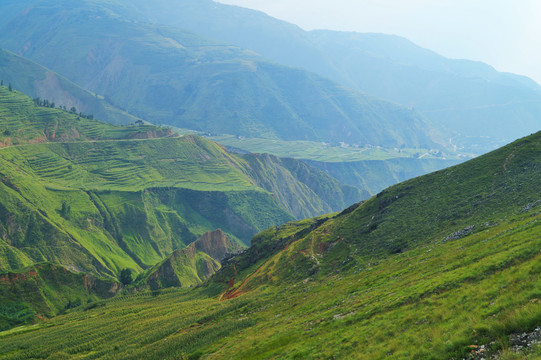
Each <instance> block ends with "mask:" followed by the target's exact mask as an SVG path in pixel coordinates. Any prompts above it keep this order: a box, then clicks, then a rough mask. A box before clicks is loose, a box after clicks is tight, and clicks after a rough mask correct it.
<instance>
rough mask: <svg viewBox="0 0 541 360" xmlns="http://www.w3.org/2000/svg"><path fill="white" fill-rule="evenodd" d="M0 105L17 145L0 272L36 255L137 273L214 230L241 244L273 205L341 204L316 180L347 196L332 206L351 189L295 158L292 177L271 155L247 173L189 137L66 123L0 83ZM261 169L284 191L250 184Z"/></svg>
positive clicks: (266, 222)
mask: <svg viewBox="0 0 541 360" xmlns="http://www.w3.org/2000/svg"><path fill="white" fill-rule="evenodd" d="M0 101H1V103H2V104H3V105H2V106H1V107H0V112H1V113H2V114H3V116H2V117H1V118H0V119H1V120H2V121H1V122H0V129H5V130H4V132H3V134H4V137H3V138H2V140H3V142H4V144H20V146H11V147H7V148H3V149H0V162H1V163H2V170H1V171H0V172H1V176H0V191H1V193H2V196H1V199H2V201H1V204H0V206H1V207H2V210H3V211H2V212H0V238H1V239H2V243H1V244H2V245H1V246H0V247H1V250H0V253H1V254H2V257H3V259H4V260H5V261H3V262H2V265H1V269H2V270H5V271H7V270H12V269H18V268H21V267H24V266H28V265H31V264H32V263H34V262H36V261H38V262H41V261H52V262H54V263H58V264H64V265H67V266H71V267H72V268H74V269H78V270H83V271H89V272H93V273H100V274H106V275H109V276H115V275H116V274H118V273H119V271H120V269H122V268H125V267H128V268H132V269H134V270H136V271H141V269H143V268H146V267H149V266H152V265H154V264H155V263H157V262H159V261H161V260H162V259H163V258H164V257H165V256H166V255H168V254H170V253H171V252H172V251H173V250H175V249H179V248H182V247H184V246H185V245H186V244H188V243H190V242H192V241H193V240H195V239H196V238H197V237H198V236H200V235H202V234H203V233H205V232H206V231H209V230H214V229H216V228H222V229H224V231H226V232H227V233H228V234H230V235H232V236H233V237H234V238H236V239H240V240H242V241H244V242H247V241H249V239H250V237H251V236H252V235H253V234H255V233H256V232H258V231H261V230H263V229H265V228H267V227H269V226H272V225H275V224H279V223H283V222H285V221H287V220H291V219H292V218H293V217H292V215H291V214H290V213H289V212H288V211H286V210H285V209H295V208H298V209H299V210H298V211H297V212H295V214H296V215H297V216H300V215H305V216H310V215H311V214H312V215H313V214H314V213H318V212H319V213H321V212H324V211H329V210H330V209H331V208H333V207H341V206H344V204H345V203H344V202H341V201H337V200H336V199H331V198H330V195H329V193H328V191H326V190H325V189H323V190H322V189H321V186H319V185H318V184H319V182H321V183H322V184H323V185H324V186H325V187H330V188H331V189H333V191H332V193H334V192H339V193H341V192H342V191H343V192H344V194H346V193H347V194H348V196H349V198H346V197H342V199H343V200H344V201H352V200H353V199H354V198H355V196H357V198H358V192H356V190H352V189H350V188H347V187H341V185H340V184H339V183H338V182H337V181H335V180H334V179H331V178H330V177H328V176H327V175H325V174H323V173H321V172H319V171H317V170H315V169H312V170H310V169H308V168H307V167H305V166H304V165H302V167H303V169H304V170H305V172H304V175H303V177H304V178H302V179H301V177H300V176H298V177H295V175H294V174H293V173H294V171H293V170H291V172H290V171H289V170H287V169H286V168H285V167H284V166H282V165H280V161H279V159H276V158H272V159H269V160H268V161H267V160H265V161H262V163H261V164H260V165H261V167H260V168H254V169H252V168H251V165H250V163H249V161H247V160H245V159H243V158H242V157H238V156H232V155H230V154H228V153H227V152H226V151H225V150H224V149H223V148H222V147H220V146H219V145H217V144H215V143H213V142H211V141H208V140H204V139H202V138H200V137H197V136H185V137H170V138H157V139H154V138H153V137H155V136H160V135H168V134H169V133H168V132H167V131H165V130H161V129H159V128H156V127H152V126H140V127H136V126H133V127H115V126H112V125H107V124H104V123H101V122H98V121H91V120H87V119H78V117H77V116H76V115H74V114H69V113H67V112H64V111H60V110H58V109H49V108H42V107H36V106H35V105H34V104H33V103H32V101H31V100H29V99H28V98H26V97H24V96H23V95H21V94H20V93H17V92H9V91H8V90H7V88H5V87H0ZM23 129H24V131H23ZM6 131H7V133H6ZM52 140H55V141H56V142H52V143H50V142H48V141H52ZM34 142H46V143H42V144H33V143H34ZM265 167H269V168H272V169H274V170H276V171H277V172H278V173H280V174H286V175H287V176H286V178H287V182H288V183H287V184H284V185H288V184H289V182H291V183H292V184H291V186H289V187H288V186H283V187H282V188H279V187H271V185H273V182H272V181H271V182H270V183H269V184H265V185H266V188H265V187H264V188H262V187H260V186H258V185H259V184H258V183H259V182H260V181H259V180H258V179H256V178H255V177H254V176H251V175H250V174H252V175H256V174H257V171H258V170H259V169H264V168H265ZM307 171H308V172H309V173H307ZM280 179H281V178H276V179H274V181H275V182H276V181H279V180H280ZM310 186H311V187H310ZM318 186H319V187H318ZM265 190H268V191H274V192H275V193H276V195H272V194H270V193H269V192H268V191H265ZM288 191H296V195H295V196H292V195H291V194H288ZM351 195H354V196H351ZM325 197H327V198H328V199H329V200H325V199H324V198H325ZM282 200H283V201H282ZM280 201H281V202H280ZM353 201H354V200H353ZM297 203H300V204H305V205H306V209H304V208H302V207H301V206H299V205H296V204H297ZM281 204H282V205H281ZM284 208H285V209H284ZM73 243H75V244H77V246H73Z"/></svg>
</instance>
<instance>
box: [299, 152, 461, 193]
mask: <svg viewBox="0 0 541 360" xmlns="http://www.w3.org/2000/svg"><path fill="white" fill-rule="evenodd" d="M304 162H305V163H306V164H308V165H310V166H313V167H315V168H316V169H320V170H323V171H325V172H326V173H328V174H329V175H331V176H332V177H334V178H335V179H338V180H339V181H340V182H341V183H343V184H347V185H351V186H355V187H357V188H359V189H364V190H366V191H367V192H368V193H369V194H377V193H378V192H380V191H382V190H383V189H385V188H387V187H389V186H391V185H394V184H396V183H399V182H402V181H406V180H408V179H411V178H414V177H417V176H421V175H424V174H427V173H431V172H434V171H437V170H441V169H444V168H447V167H449V166H453V165H456V164H458V163H460V162H462V161H461V160H452V159H415V158H394V159H386V160H361V161H347V162H324V161H313V160H304ZM369 197H370V196H368V197H366V196H365V199H368V198H369Z"/></svg>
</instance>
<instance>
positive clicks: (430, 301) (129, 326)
mask: <svg viewBox="0 0 541 360" xmlns="http://www.w3.org/2000/svg"><path fill="white" fill-rule="evenodd" d="M531 215H534V216H531ZM540 216H541V215H539V214H531V213H528V214H525V215H524V216H523V217H522V218H521V219H517V220H516V221H512V222H509V223H506V224H502V225H500V226H498V227H495V228H492V229H490V230H486V231H485V232H481V233H477V234H473V235H470V236H469V237H466V238H463V239H459V240H456V241H452V242H446V243H443V244H442V243H440V244H433V245H431V250H432V251H428V249H427V248H426V246H420V247H419V248H416V249H412V250H410V251H407V252H405V253H403V254H398V255H394V256H391V257H388V258H386V259H381V260H379V261H377V263H376V264H370V265H369V264H367V263H360V264H358V265H357V266H356V267H354V268H352V269H350V270H348V271H341V270H339V269H337V270H336V271H335V272H334V273H331V274H326V275H325V276H320V277H318V276H317V275H316V276H315V277H311V278H309V280H308V281H303V280H291V279H287V278H282V279H284V280H285V281H277V282H272V281H271V282H270V283H268V284H266V285H265V286H260V287H258V288H256V289H254V290H252V291H250V292H247V293H246V294H244V295H243V296H241V297H238V298H235V299H231V300H227V301H218V299H217V297H207V296H205V292H206V291H208V289H205V288H199V289H196V290H193V291H184V290H170V291H162V292H160V293H156V294H153V293H140V294H134V295H123V296H120V297H117V298H114V299H111V300H108V301H105V302H103V305H102V306H100V307H97V308H93V309H89V310H86V309H85V307H84V306H83V307H80V308H77V309H74V310H72V311H71V312H70V313H68V314H66V315H62V316H59V317H56V318H54V319H51V320H48V321H47V322H46V325H48V327H46V328H42V329H34V328H28V329H29V330H31V331H28V332H24V331H18V332H15V333H14V332H11V333H7V334H0V337H1V338H3V339H4V340H5V341H3V342H1V345H0V354H1V355H0V357H1V358H5V359H23V358H25V359H31V358H36V357H39V358H47V357H48V356H53V355H55V354H56V355H55V356H58V353H61V352H62V351H66V350H67V353H68V354H69V355H70V356H78V357H80V356H85V357H89V358H104V359H127V358H141V359H155V358H164V359H173V358H179V357H182V356H190V355H192V356H196V355H197V354H199V355H204V356H206V357H207V358H229V357H238V358H245V359H251V358H321V357H329V356H331V357H332V356H338V357H341V358H359V359H364V358H366V359H378V358H389V359H394V358H397V359H398V358H427V359H429V358H434V359H438V358H450V357H453V356H455V357H459V356H465V354H466V353H467V347H468V345H472V344H476V345H481V344H488V343H490V342H491V341H496V343H495V344H494V345H493V347H494V349H498V348H505V347H506V346H507V344H506V342H505V339H506V336H507V334H509V333H513V332H519V331H528V330H531V329H532V328H533V327H535V326H536V325H537V324H538V322H539V321H541V303H540V301H541V300H540V298H539V296H540V294H539V292H538V287H539V281H538V280H537V279H538V276H536V274H537V275H538V274H539V270H540V269H539V263H540V260H541V258H540V257H539V250H540V249H541V243H540V240H539V238H538V234H539V231H540V227H539V224H540V222H539V220H540ZM329 275H330V276H329ZM304 280H306V279H304ZM70 334H77V335H70Z"/></svg>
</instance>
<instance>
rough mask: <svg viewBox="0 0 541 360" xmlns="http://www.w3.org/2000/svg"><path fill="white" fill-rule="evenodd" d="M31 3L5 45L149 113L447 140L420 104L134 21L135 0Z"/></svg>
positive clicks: (221, 123)
mask: <svg viewBox="0 0 541 360" xmlns="http://www.w3.org/2000/svg"><path fill="white" fill-rule="evenodd" d="M29 3H33V4H34V6H29V7H28V8H27V9H26V10H25V11H24V12H22V13H19V14H17V16H14V17H13V18H12V19H11V20H9V21H7V20H6V24H5V25H4V27H3V28H2V31H1V33H0V46H2V47H4V48H6V49H8V50H11V51H13V52H15V53H17V54H19V55H22V56H24V57H27V58H29V59H32V60H33V61H36V62H37V63H39V64H41V65H44V66H46V67H48V68H50V69H52V70H54V71H57V72H59V73H61V74H62V75H63V76H66V77H67V78H68V79H70V80H71V81H73V82H75V83H76V84H78V85H80V86H82V87H83V88H85V89H88V90H91V91H93V92H95V93H99V94H104V95H105V97H106V99H107V100H109V101H110V102H111V103H113V104H115V105H117V106H118V107H120V108H123V109H126V110H127V111H129V112H130V113H131V114H134V115H136V116H138V117H140V118H143V119H144V120H148V121H151V122H153V123H156V124H167V125H173V126H176V127H180V128H188V129H193V130H198V131H203V132H208V133H226V134H235V135H241V136H251V137H266V138H278V139H285V140H314V141H325V142H346V143H349V144H371V145H379V146H385V147H401V146H404V147H408V148H425V149H431V148H438V147H439V146H440V145H438V142H440V139H439V138H437V136H435V135H434V131H433V129H432V128H431V127H430V126H429V125H428V124H427V123H426V122H425V121H424V119H423V118H422V117H421V116H419V114H417V113H416V112H415V111H412V110H409V109H407V108H405V107H401V106H397V105H394V104H392V103H389V102H386V101H383V100H379V99H377V98H373V97H370V96H367V95H365V94H363V93H360V92H358V91H353V90H349V89H346V88H344V87H343V86H340V85H338V84H336V83H333V82H332V81H329V80H327V79H324V78H322V77H320V76H318V75H316V74H313V73H308V72H306V71H303V70H298V69H293V68H290V67H286V66H282V65H278V64H275V63H272V62H270V61H268V60H265V59H264V58H263V57H261V56H259V55H257V54H255V53H254V52H253V51H249V50H243V49H241V48H239V47H236V46H230V45H224V44H223V43H220V42H216V41H214V40H209V39H207V38H204V37H202V36H200V35H197V34H195V33H192V32H188V31H186V30H182V29H181V28H172V27H166V26H162V25H159V24H151V23H143V22H139V21H136V19H135V18H134V15H133V14H134V13H133V12H132V11H130V10H129V9H130V8H131V7H132V5H131V3H127V2H126V3H124V4H123V6H117V3H116V2H109V1H83V2H81V3H73V2H66V1H61V2H54V3H50V2H40V1H37V2H33V1H30V2H29ZM4 6H7V5H4ZM0 9H1V8H0ZM137 14H139V13H137ZM53 23H54V26H51V24H53Z"/></svg>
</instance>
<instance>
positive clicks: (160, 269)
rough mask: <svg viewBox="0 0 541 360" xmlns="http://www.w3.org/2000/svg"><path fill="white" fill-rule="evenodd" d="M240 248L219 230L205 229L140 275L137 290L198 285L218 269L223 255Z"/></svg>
mask: <svg viewBox="0 0 541 360" xmlns="http://www.w3.org/2000/svg"><path fill="white" fill-rule="evenodd" d="M242 247H243V246H242V245H239V244H238V243H235V242H233V241H231V240H230V239H229V238H227V236H226V235H225V234H224V232H223V231H222V230H220V229H218V230H215V231H209V232H207V233H205V234H203V235H202V236H201V237H200V238H199V239H197V240H195V241H194V242H193V243H191V244H190V245H188V246H187V247H185V248H184V249H182V250H176V251H174V252H173V253H172V254H171V255H170V256H168V257H167V258H166V259H165V260H164V261H162V262H160V263H159V264H156V265H155V266H153V267H152V268H151V269H149V270H147V271H146V272H145V273H143V274H141V280H139V281H138V282H137V284H136V286H137V288H138V289H142V288H144V287H146V286H148V287H150V289H152V290H155V289H163V288H168V287H171V286H175V287H192V286H194V285H199V284H201V283H202V282H203V281H204V280H205V279H207V278H208V277H210V276H211V275H213V274H214V273H215V272H216V271H218V270H219V269H220V268H221V261H222V260H223V259H225V258H226V256H228V255H231V254H234V253H236V252H238V251H240V250H241V249H242Z"/></svg>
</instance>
